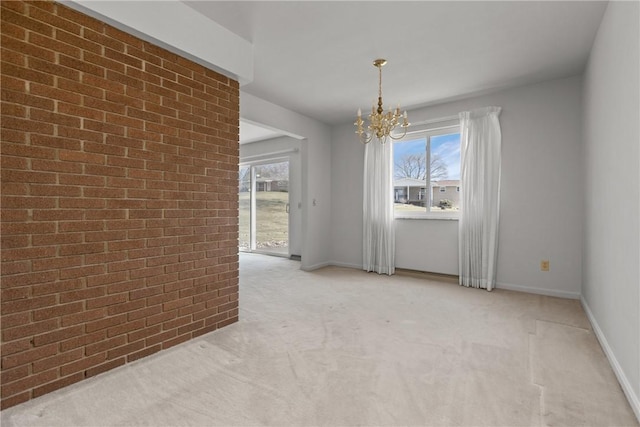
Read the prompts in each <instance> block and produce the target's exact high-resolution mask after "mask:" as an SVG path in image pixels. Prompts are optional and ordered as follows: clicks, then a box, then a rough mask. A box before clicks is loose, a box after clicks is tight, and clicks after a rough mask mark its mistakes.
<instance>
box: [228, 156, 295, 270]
mask: <svg viewBox="0 0 640 427" xmlns="http://www.w3.org/2000/svg"><path fill="white" fill-rule="evenodd" d="M289 178H290V176H289V159H272V160H269V161H262V162H256V163H250V164H240V170H239V180H238V200H239V248H240V250H241V251H244V252H258V253H266V254H270V255H280V256H287V257H288V256H290V245H289V234H290V233H289V228H290V221H289V217H290V204H289V188H290V180H289Z"/></svg>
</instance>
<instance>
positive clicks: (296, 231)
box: [240, 136, 302, 255]
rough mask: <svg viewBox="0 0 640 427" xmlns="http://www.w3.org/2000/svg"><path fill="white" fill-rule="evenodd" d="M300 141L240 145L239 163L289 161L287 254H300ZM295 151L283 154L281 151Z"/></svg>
mask: <svg viewBox="0 0 640 427" xmlns="http://www.w3.org/2000/svg"><path fill="white" fill-rule="evenodd" d="M300 143H301V142H300V140H297V139H295V138H291V137H288V136H285V137H281V138H273V139H269V140H266V141H259V142H252V143H249V144H241V145H240V163H245V162H257V161H263V160H270V159H273V158H278V159H282V158H286V159H288V160H289V206H290V208H289V252H290V254H291V255H301V254H302V252H301V251H302V162H301V159H300ZM289 150H297V151H295V152H289V153H285V154H277V153H282V152H283V151H289ZM274 153H275V154H274Z"/></svg>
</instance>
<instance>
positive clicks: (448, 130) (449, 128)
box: [393, 119, 461, 221]
mask: <svg viewBox="0 0 640 427" xmlns="http://www.w3.org/2000/svg"><path fill="white" fill-rule="evenodd" d="M452 133H458V134H461V129H460V122H459V120H458V119H455V120H447V121H441V122H436V123H433V122H432V123H428V124H423V125H419V126H411V127H410V128H409V131H407V134H406V135H405V136H404V137H403V138H401V139H399V140H396V141H394V142H393V143H394V144H402V142H403V141H411V140H415V139H419V138H425V139H426V144H425V150H426V161H427V165H428V171H429V180H428V181H427V180H425V188H426V189H427V191H426V195H425V201H426V204H427V206H425V209H424V212H396V211H395V209H394V212H393V214H394V215H393V216H394V219H400V220H402V219H436V220H456V221H457V220H458V219H459V218H460V211H446V212H432V211H431V200H432V197H433V195H432V192H433V190H432V187H431V179H430V175H431V138H432V137H435V136H440V135H448V134H452ZM394 169H395V165H394ZM445 191H446V189H445ZM394 200H395V198H394Z"/></svg>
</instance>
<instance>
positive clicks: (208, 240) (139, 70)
mask: <svg viewBox="0 0 640 427" xmlns="http://www.w3.org/2000/svg"><path fill="white" fill-rule="evenodd" d="M1 5H2V6H1V7H2V10H1V13H2V16H1V19H2V26H1V32H2V43H1V46H2V76H1V79H2V80H1V88H2V117H1V119H2V121H1V129H2V135H1V136H2V146H1V150H2V153H1V154H2V200H1V202H2V206H1V207H2V209H1V212H2V238H1V240H2V252H1V258H2V282H1V290H2V292H1V298H2V299H1V304H2V305H1V310H2V318H1V319H2V377H1V381H2V392H1V393H2V407H9V406H12V405H15V404H17V403H20V402H24V401H26V400H28V399H30V398H33V397H37V396H40V395H42V394H45V393H47V392H50V391H52V390H55V389H58V388H60V387H64V386H66V385H68V384H71V383H75V382H77V381H80V380H82V379H83V378H87V377H90V376H93V375H96V374H98V373H101V372H104V371H106V370H108V369H111V368H114V367H116V366H119V365H123V364H125V363H127V362H130V361H133V360H136V359H139V358H141V357H144V356H147V355H150V354H152V353H155V352H157V351H159V350H162V349H165V348H167V347H171V346H173V345H176V344H178V343H181V342H183V341H187V340H189V339H190V338H193V337H195V336H198V335H201V334H204V333H207V332H210V331H213V330H215V329H217V328H220V327H222V326H225V325H227V324H230V323H233V322H235V321H237V318H238V255H237V254H238V250H237V237H238V236H237V233H238V231H237V227H238V226H237V224H238V220H237V218H238V204H237V170H238V167H237V165H238V116H239V107H238V100H239V91H238V83H237V82H236V81H233V80H230V79H228V78H226V77H224V76H222V75H220V74H218V73H216V72H213V71H211V70H209V69H206V68H204V67H202V66H200V65H197V64H195V63H193V62H191V61H189V60H186V59H184V58H181V57H179V56H177V55H174V54H172V53H169V52H167V51H166V50H164V49H161V48H159V47H156V46H154V45H152V44H149V43H147V42H144V41H141V40H140V39H138V38H136V37H133V36H131V35H128V34H126V33H124V32H122V31H119V30H117V29H115V28H113V27H111V26H109V25H106V24H104V23H102V22H100V21H98V20H95V19H93V18H90V17H88V16H85V15H83V14H81V13H78V12H76V11H74V10H72V9H69V8H67V7H65V6H62V5H60V4H56V3H52V2H29V3H24V2H21V1H2V4H1Z"/></svg>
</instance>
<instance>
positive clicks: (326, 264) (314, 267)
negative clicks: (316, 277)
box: [300, 261, 332, 271]
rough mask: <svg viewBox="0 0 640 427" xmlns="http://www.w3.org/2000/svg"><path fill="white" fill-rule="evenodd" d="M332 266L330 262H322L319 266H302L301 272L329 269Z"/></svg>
mask: <svg viewBox="0 0 640 427" xmlns="http://www.w3.org/2000/svg"><path fill="white" fill-rule="evenodd" d="M330 265H332V264H331V263H330V262H328V261H327V262H320V263H318V264H313V265H302V266H300V270H302V271H313V270H317V269H319V268H322V267H328V266H330Z"/></svg>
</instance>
